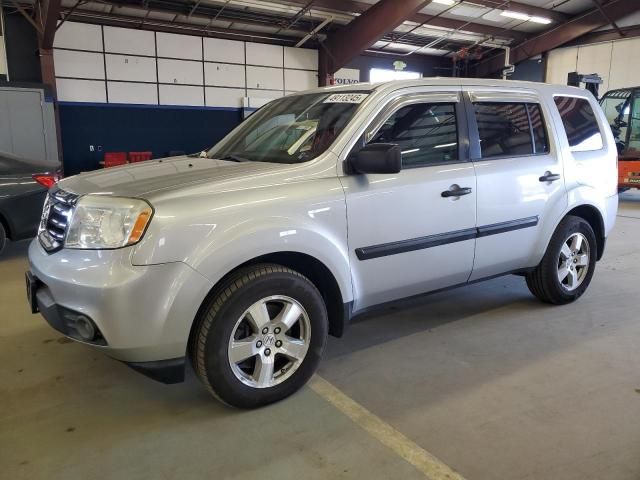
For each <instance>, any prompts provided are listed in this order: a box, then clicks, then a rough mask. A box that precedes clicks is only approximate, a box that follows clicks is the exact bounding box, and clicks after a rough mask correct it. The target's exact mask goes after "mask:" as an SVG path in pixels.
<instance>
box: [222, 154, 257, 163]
mask: <svg viewBox="0 0 640 480" xmlns="http://www.w3.org/2000/svg"><path fill="white" fill-rule="evenodd" d="M220 160H231V161H232V162H250V161H251V160H249V159H248V158H244V157H241V156H240V155H225V156H224V157H222V158H220Z"/></svg>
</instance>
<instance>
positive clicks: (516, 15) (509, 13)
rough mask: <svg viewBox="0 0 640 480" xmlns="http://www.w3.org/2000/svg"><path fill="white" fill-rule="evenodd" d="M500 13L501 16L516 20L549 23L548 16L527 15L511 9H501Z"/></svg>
mask: <svg viewBox="0 0 640 480" xmlns="http://www.w3.org/2000/svg"><path fill="white" fill-rule="evenodd" d="M500 15H502V16H503V17H509V18H515V19H516V20H524V21H525V22H533V23H541V24H543V25H549V24H550V23H551V19H550V18H546V17H538V16H536V15H528V14H526V13H521V12H514V11H513V10H503V11H502V12H500Z"/></svg>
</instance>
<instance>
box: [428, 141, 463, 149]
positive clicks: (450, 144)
mask: <svg viewBox="0 0 640 480" xmlns="http://www.w3.org/2000/svg"><path fill="white" fill-rule="evenodd" d="M456 145H457V143H456V142H453V143H443V144H442V145H436V146H435V147H433V148H447V147H455V146H456Z"/></svg>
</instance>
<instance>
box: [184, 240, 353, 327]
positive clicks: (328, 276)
mask: <svg viewBox="0 0 640 480" xmlns="http://www.w3.org/2000/svg"><path fill="white" fill-rule="evenodd" d="M260 263H275V264H278V265H282V266H283V267H287V268H290V269H292V270H295V271H297V272H299V273H301V274H302V275H304V276H305V277H307V278H308V279H309V280H310V281H311V283H313V284H314V285H315V286H316V288H317V289H318V290H319V292H320V294H321V295H322V298H323V300H324V302H325V305H326V307H327V316H328V320H329V334H330V335H332V336H334V337H341V336H342V335H343V334H344V331H345V329H346V327H347V325H348V323H349V320H350V318H351V306H352V302H350V301H348V302H345V300H344V298H343V295H342V292H341V290H340V286H339V283H338V280H337V278H336V276H335V275H334V273H333V272H332V271H331V269H330V268H329V267H327V266H326V265H325V264H324V263H323V262H322V261H320V260H319V259H317V258H316V257H314V256H312V255H309V254H306V253H301V252H296V251H278V252H272V253H267V254H262V255H258V256H255V257H253V258H251V259H249V260H246V261H244V262H242V263H240V264H238V265H236V266H235V267H233V268H231V269H230V270H229V271H228V272H226V273H225V274H224V275H223V276H222V277H221V278H220V279H219V280H218V281H217V282H216V283H215V284H214V285H213V287H212V288H211V289H210V290H209V293H208V294H207V295H206V297H205V298H204V300H203V301H202V304H201V305H200V308H199V309H198V312H197V314H196V318H195V319H194V321H193V323H192V325H191V331H190V333H189V338H192V337H193V331H194V328H196V325H197V323H198V322H197V319H198V318H199V317H201V316H202V315H203V313H204V310H205V309H206V308H207V307H208V306H209V305H210V303H211V301H212V299H213V296H215V295H216V294H217V292H218V289H219V287H220V285H222V284H223V283H224V282H226V281H227V279H228V278H229V277H230V276H232V275H233V274H234V273H235V272H236V271H238V269H240V268H244V267H247V266H250V265H257V264H260Z"/></svg>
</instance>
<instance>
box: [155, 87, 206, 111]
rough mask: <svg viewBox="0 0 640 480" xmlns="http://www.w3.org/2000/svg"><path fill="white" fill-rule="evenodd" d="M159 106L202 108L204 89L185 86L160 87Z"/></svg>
mask: <svg viewBox="0 0 640 480" xmlns="http://www.w3.org/2000/svg"><path fill="white" fill-rule="evenodd" d="M160 105H193V106H198V107H202V106H204V89H203V88H202V87H189V86H185V85H160Z"/></svg>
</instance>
